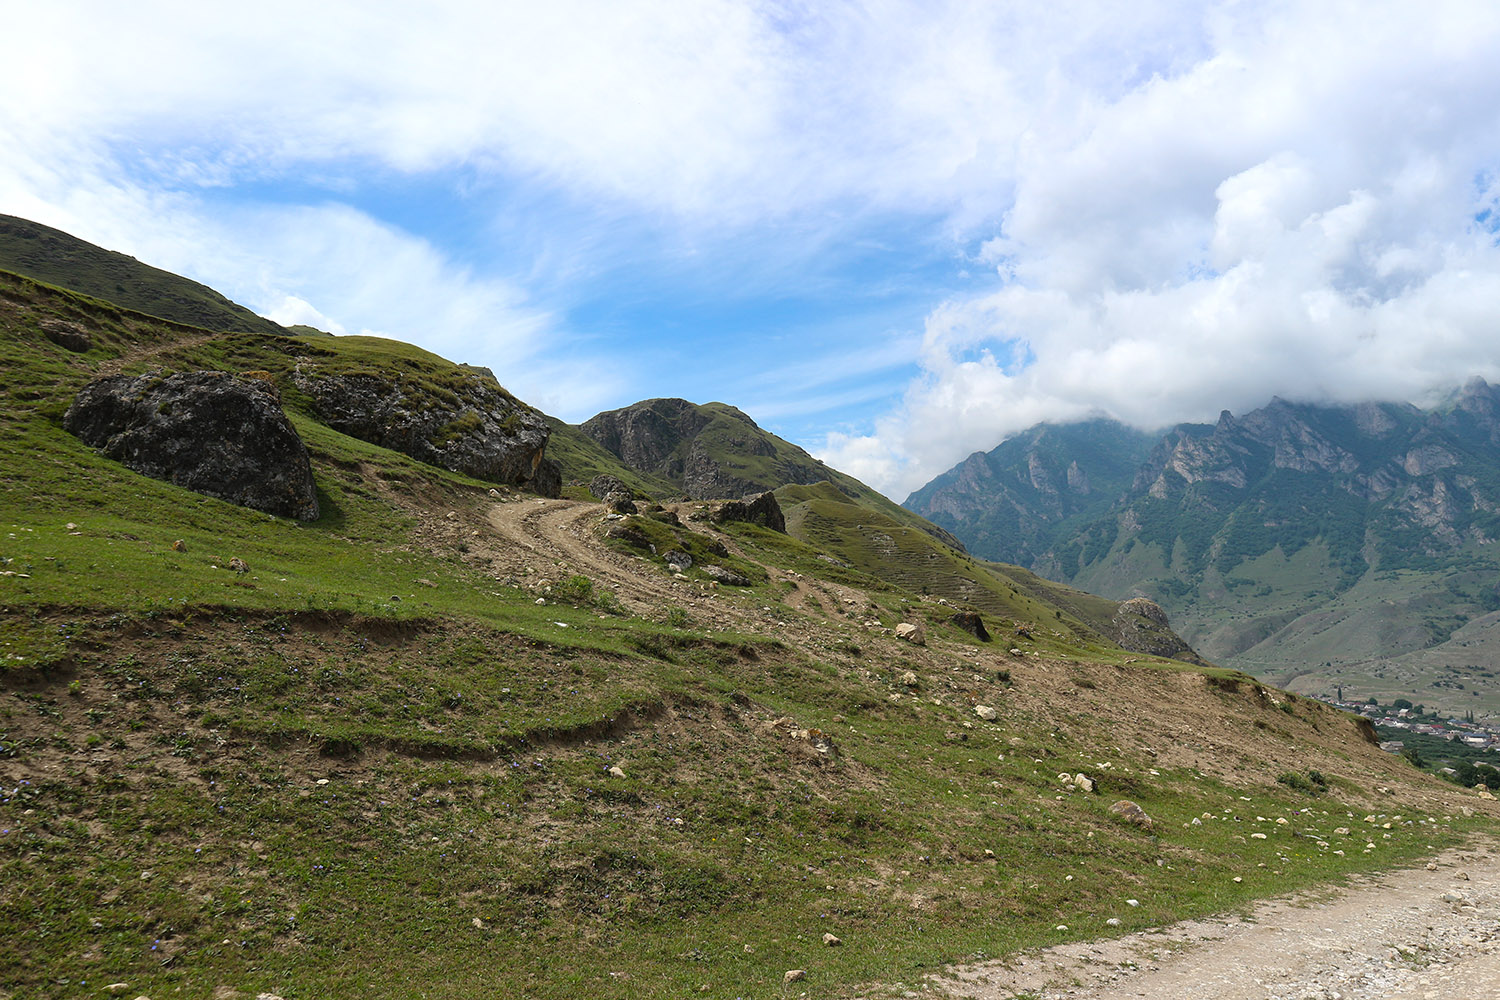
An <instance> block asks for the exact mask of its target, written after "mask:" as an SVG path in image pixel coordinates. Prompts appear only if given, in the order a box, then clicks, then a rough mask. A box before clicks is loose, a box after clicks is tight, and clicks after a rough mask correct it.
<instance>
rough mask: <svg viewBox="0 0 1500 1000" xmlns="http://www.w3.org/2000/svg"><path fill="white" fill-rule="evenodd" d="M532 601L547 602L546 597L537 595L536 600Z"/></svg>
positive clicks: (537, 602)
mask: <svg viewBox="0 0 1500 1000" xmlns="http://www.w3.org/2000/svg"><path fill="white" fill-rule="evenodd" d="M533 603H536V604H546V603H547V599H546V598H545V597H538V598H537V599H536V601H535V602H533Z"/></svg>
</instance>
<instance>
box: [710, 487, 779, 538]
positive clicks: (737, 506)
mask: <svg viewBox="0 0 1500 1000" xmlns="http://www.w3.org/2000/svg"><path fill="white" fill-rule="evenodd" d="M712 517H713V520H714V522H715V523H718V524H723V523H724V522H725V521H744V522H746V523H748V524H758V525H760V526H762V527H765V528H770V529H771V530H772V531H779V532H781V533H782V534H786V515H784V514H783V513H782V512H781V504H779V503H777V502H776V494H774V493H771V492H769V491H767V492H765V493H757V494H754V495H752V496H747V497H745V499H743V500H727V501H725V502H724V503H721V504H719V505H718V506H717V507H715V508H714V510H713V515H712Z"/></svg>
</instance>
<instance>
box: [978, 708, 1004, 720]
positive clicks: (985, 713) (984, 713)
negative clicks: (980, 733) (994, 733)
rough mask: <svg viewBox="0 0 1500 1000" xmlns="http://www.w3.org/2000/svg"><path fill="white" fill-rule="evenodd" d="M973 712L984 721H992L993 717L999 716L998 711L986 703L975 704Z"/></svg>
mask: <svg viewBox="0 0 1500 1000" xmlns="http://www.w3.org/2000/svg"><path fill="white" fill-rule="evenodd" d="M974 714H975V715H977V716H979V717H980V718H981V719H983V720H984V721H985V722H994V721H995V719H997V718H999V716H1000V713H999V712H997V711H995V710H994V709H993V708H991V707H990V706H988V705H975V706H974Z"/></svg>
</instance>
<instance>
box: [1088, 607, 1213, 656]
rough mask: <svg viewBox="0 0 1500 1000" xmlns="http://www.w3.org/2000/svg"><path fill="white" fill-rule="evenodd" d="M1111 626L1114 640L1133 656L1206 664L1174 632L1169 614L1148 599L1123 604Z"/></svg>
mask: <svg viewBox="0 0 1500 1000" xmlns="http://www.w3.org/2000/svg"><path fill="white" fill-rule="evenodd" d="M1110 624H1111V625H1112V626H1113V633H1114V634H1113V635H1111V636H1110V638H1111V639H1113V640H1114V641H1115V642H1118V643H1119V644H1120V645H1121V646H1123V647H1125V648H1126V649H1128V650H1130V651H1131V652H1132V653H1146V654H1148V655H1150V656H1164V657H1167V658H1168V659H1172V660H1185V661H1187V662H1188V663H1202V662H1203V659H1202V658H1201V657H1199V656H1198V654H1197V653H1195V652H1193V649H1192V647H1191V646H1189V645H1188V644H1187V643H1186V642H1183V641H1182V637H1181V636H1179V635H1178V634H1177V633H1176V632H1174V631H1172V626H1171V625H1169V624H1168V623H1167V613H1166V612H1165V611H1163V610H1162V608H1161V605H1160V604H1157V603H1156V602H1155V601H1152V600H1148V599H1146V598H1144V597H1132V598H1131V599H1130V600H1128V601H1121V602H1120V604H1119V606H1118V607H1117V608H1116V609H1115V617H1114V620H1113V621H1111V622H1110Z"/></svg>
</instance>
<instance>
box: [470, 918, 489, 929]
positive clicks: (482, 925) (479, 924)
mask: <svg viewBox="0 0 1500 1000" xmlns="http://www.w3.org/2000/svg"><path fill="white" fill-rule="evenodd" d="M469 923H471V924H473V925H474V926H475V927H477V928H479V929H480V930H484V929H485V926H486V925H485V922H484V921H483V920H480V919H479V918H478V917H475V918H474V919H473V920H470V921H469Z"/></svg>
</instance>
